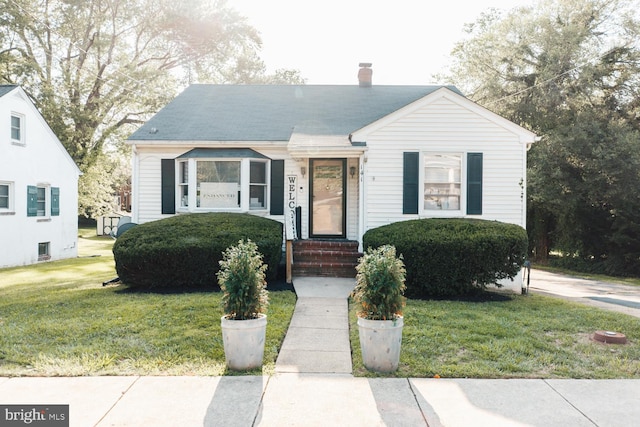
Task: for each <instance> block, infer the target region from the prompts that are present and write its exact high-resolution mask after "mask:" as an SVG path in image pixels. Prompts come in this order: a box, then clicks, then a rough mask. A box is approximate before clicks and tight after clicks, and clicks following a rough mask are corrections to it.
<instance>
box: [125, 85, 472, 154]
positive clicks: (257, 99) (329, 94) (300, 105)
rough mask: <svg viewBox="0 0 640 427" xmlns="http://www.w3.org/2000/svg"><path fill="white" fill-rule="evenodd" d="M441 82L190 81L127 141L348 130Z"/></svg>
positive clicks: (262, 137)
mask: <svg viewBox="0 0 640 427" xmlns="http://www.w3.org/2000/svg"><path fill="white" fill-rule="evenodd" d="M441 87H442V86H375V85H374V86H372V87H369V88H361V87H358V86H331V85H191V86H189V87H188V88H187V89H185V91H184V92H182V93H181V94H180V95H178V96H177V97H176V98H175V99H174V100H173V101H171V102H170V103H169V104H168V105H167V106H165V107H164V108H163V109H162V110H160V111H159V112H158V113H157V114H156V115H155V116H153V117H152V118H151V119H150V120H149V121H148V122H147V123H145V124H144V125H143V126H142V127H141V128H140V129H138V130H137V131H136V132H134V133H133V134H132V135H131V136H130V137H129V140H130V141H132V142H135V141H145V140H147V141H151V140H153V141H287V140H289V137H290V135H291V133H292V131H293V130H294V129H295V130H296V132H302V133H311V134H315V135H349V134H350V133H352V132H354V131H356V130H358V129H360V128H362V127H364V126H366V125H369V124H371V123H373V122H375V121H376V120H378V119H380V118H382V117H384V116H386V115H388V114H390V113H392V112H394V111H396V110H398V109H400V108H402V107H404V106H406V105H408V104H410V103H412V102H414V101H416V100H418V99H420V98H422V97H424V96H426V95H428V94H430V93H432V92H434V91H435V90H437V89H440V88H441ZM447 87H448V88H449V89H451V90H453V91H455V92H457V93H460V92H459V91H458V90H457V89H456V88H455V87H453V86H447Z"/></svg>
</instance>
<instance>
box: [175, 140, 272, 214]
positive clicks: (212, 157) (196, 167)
mask: <svg viewBox="0 0 640 427" xmlns="http://www.w3.org/2000/svg"><path fill="white" fill-rule="evenodd" d="M169 162H170V160H169V159H166V160H163V162H162V176H163V182H166V180H167V179H168V178H169V177H170V179H171V181H173V186H172V188H169V186H163V193H162V200H163V202H162V203H163V206H165V202H166V203H167V204H168V203H169V201H175V202H174V206H175V208H174V211H173V212H171V211H170V209H168V208H167V209H165V208H163V213H175V211H179V212H207V211H230V212H233V211H249V210H255V211H260V210H267V209H269V195H270V190H271V188H270V187H271V185H270V181H271V174H272V171H271V160H270V159H269V158H268V157H266V156H264V155H262V154H260V153H258V152H256V151H254V150H251V149H242V148H229V149H221V148H220V149H214V148H195V149H193V150H191V151H189V152H187V153H185V154H183V155H181V156H179V157H178V158H176V159H175V161H174V163H173V165H175V166H172V165H171V164H170V163H169ZM282 179H284V178H282Z"/></svg>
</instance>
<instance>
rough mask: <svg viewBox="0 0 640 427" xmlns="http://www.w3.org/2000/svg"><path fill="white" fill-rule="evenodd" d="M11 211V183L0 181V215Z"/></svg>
mask: <svg viewBox="0 0 640 427" xmlns="http://www.w3.org/2000/svg"><path fill="white" fill-rule="evenodd" d="M13 209H14V208H13V183H11V182H2V181H0V213H2V212H5V213H6V212H13Z"/></svg>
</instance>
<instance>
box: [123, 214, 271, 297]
mask: <svg viewBox="0 0 640 427" xmlns="http://www.w3.org/2000/svg"><path fill="white" fill-rule="evenodd" d="M242 239H251V240H252V241H253V242H255V243H256V245H257V246H258V250H259V251H260V253H261V254H262V256H263V258H264V262H265V264H267V265H268V269H267V280H275V278H276V274H277V268H278V264H279V263H280V259H281V257H282V224H281V223H280V222H278V221H274V220H271V219H268V218H262V217H258V216H255V215H250V214H236V213H201V214H188V215H176V216H173V217H170V218H165V219H161V220H158V221H152V222H147V223H144V224H140V225H137V226H135V227H133V228H131V229H129V230H128V231H127V232H126V233H124V234H122V236H120V237H118V239H117V240H116V242H115V244H114V245H113V256H114V258H115V262H116V272H117V273H118V276H119V277H120V280H121V281H122V282H123V283H126V284H127V285H130V286H133V287H138V288H148V289H151V288H162V287H171V288H175V287H186V288H201V287H209V288H217V281H216V273H217V272H218V270H219V268H220V264H219V262H220V260H221V259H222V254H223V252H224V251H225V250H226V249H227V248H228V247H230V246H233V245H235V244H237V242H238V241H239V240H242Z"/></svg>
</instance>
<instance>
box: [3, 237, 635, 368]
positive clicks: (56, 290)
mask: <svg viewBox="0 0 640 427" xmlns="http://www.w3.org/2000/svg"><path fill="white" fill-rule="evenodd" d="M92 236H93V237H92ZM112 244H113V240H111V239H109V238H99V237H95V231H93V230H88V229H84V230H81V238H80V247H79V249H80V257H78V258H76V259H71V260H65V261H56V262H49V263H41V264H37V265H33V266H28V267H20V268H9V269H3V270H0V376H7V375H132V374H137V375H140V374H154V375H178V374H179V375H191V374H194V375H223V374H227V371H226V369H225V360H224V352H223V348H222V334H221V331H220V316H221V315H222V310H221V304H220V297H221V295H220V294H219V293H209V292H191V293H185V292H182V293H140V292H131V291H130V290H128V289H127V287H125V286H107V287H103V286H102V282H104V281H106V280H109V279H111V278H113V277H115V269H114V265H113V257H112V255H111V245H112ZM270 300H271V304H270V306H269V312H268V315H269V323H268V327H267V344H266V348H265V358H264V361H265V365H264V367H263V369H262V371H260V370H256V371H255V372H252V373H253V374H260V373H271V372H272V371H273V368H274V365H275V360H276V358H277V354H278V351H279V349H280V346H281V344H282V341H283V339H284V336H285V333H286V330H287V328H288V325H289V322H290V319H291V315H292V313H293V309H294V306H295V295H294V294H293V293H292V292H288V291H272V292H271V293H270ZM350 322H351V343H352V349H353V361H354V374H355V375H370V376H375V374H371V373H368V372H367V371H366V370H365V369H364V367H363V366H362V360H361V357H360V346H359V342H358V329H357V325H356V324H355V312H354V310H353V308H352V310H351V312H350ZM595 330H614V331H618V332H622V333H624V334H626V335H627V338H628V339H629V343H628V344H627V345H623V346H621V345H604V344H601V343H597V342H594V341H591V340H590V339H589V337H590V335H591V334H592V333H593V332H594V331H595ZM436 375H438V376H441V377H456V378H461V377H469V378H640V319H638V318H635V317H630V316H627V315H624V314H620V313H615V312H609V311H604V310H599V309H595V308H592V307H586V306H582V305H577V304H572V303H568V302H566V301H562V300H559V299H554V298H549V297H543V296H539V295H528V296H521V295H512V294H510V295H508V297H507V298H502V299H497V298H495V299H494V300H493V301H487V302H462V301H419V300H410V301H408V302H407V307H406V309H405V328H404V336H403V343H402V353H401V360H400V369H399V370H398V372H396V373H395V374H392V376H397V377H433V376H436Z"/></svg>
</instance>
